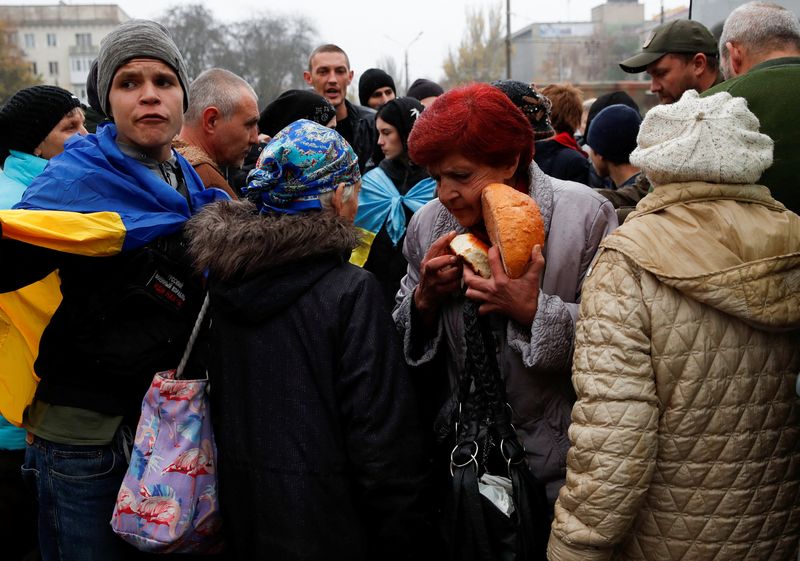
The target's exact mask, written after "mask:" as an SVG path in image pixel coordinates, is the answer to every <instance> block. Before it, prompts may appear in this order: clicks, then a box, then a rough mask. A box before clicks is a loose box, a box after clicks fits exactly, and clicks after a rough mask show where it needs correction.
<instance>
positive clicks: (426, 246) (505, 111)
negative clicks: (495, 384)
mask: <svg viewBox="0 0 800 561" xmlns="http://www.w3.org/2000/svg"><path fill="white" fill-rule="evenodd" d="M533 142H534V138H533V131H532V128H531V125H530V123H529V122H528V120H527V118H526V116H525V114H524V113H523V112H522V111H521V110H520V109H519V108H517V107H516V106H515V105H514V104H513V103H512V102H511V101H510V100H509V98H508V97H507V96H506V95H505V94H504V93H503V92H501V91H500V90H499V89H497V88H495V87H492V86H490V85H488V84H473V85H469V86H465V87H462V88H457V89H454V90H451V91H449V92H447V93H446V94H444V95H443V96H441V97H440V98H439V99H438V100H437V101H436V103H435V104H433V105H432V106H431V107H430V108H428V109H427V110H426V111H425V112H424V113H422V115H420V117H419V118H418V119H417V122H416V124H415V126H414V129H413V131H412V133H411V136H410V137H409V154H410V156H411V158H412V159H413V160H414V161H415V162H417V163H418V164H419V165H422V166H425V167H426V168H427V169H428V171H429V172H430V174H431V177H433V178H434V179H435V180H436V182H437V187H438V189H437V192H438V199H434V200H433V201H431V202H429V203H428V204H426V205H425V206H424V207H422V208H421V209H420V210H418V211H417V212H416V213H415V214H414V217H413V218H412V219H411V222H410V224H409V226H408V230H407V233H406V241H405V246H404V254H405V256H406V259H407V260H408V263H409V265H408V272H407V274H406V276H405V277H404V278H403V281H402V283H401V286H400V290H399V292H398V294H397V306H396V307H395V311H394V317H395V321H396V323H397V326H398V328H399V329H400V330H401V332H402V333H403V336H404V351H405V357H406V360H407V361H408V363H409V364H411V365H415V366H421V365H425V364H430V363H431V361H433V360H434V358H435V357H437V356H438V357H442V358H444V360H445V362H446V364H447V374H446V375H448V376H449V379H450V388H451V390H452V389H455V382H456V380H458V379H459V372H460V370H461V369H463V368H464V362H465V354H466V348H465V347H466V344H465V340H464V325H463V319H462V307H463V298H464V297H465V296H466V298H470V299H472V300H475V301H477V302H479V303H480V309H479V311H480V313H481V314H490V315H491V324H492V326H493V329H494V335H495V340H496V342H497V358H498V364H499V365H500V370H501V374H502V376H503V378H504V379H505V381H506V394H507V398H508V401H509V403H510V405H511V408H512V409H513V419H512V421H513V423H514V426H515V427H516V429H517V432H518V434H519V436H520V439H521V441H522V442H523V444H524V445H525V448H526V450H527V460H528V466H529V467H530V469H531V471H532V472H533V474H534V475H535V476H536V477H537V478H538V479H539V480H540V481H541V482H543V483H544V484H545V485H546V490H547V495H548V499H549V501H550V504H551V505H552V503H553V502H554V501H555V498H556V495H557V493H558V488H559V487H560V486H561V484H562V483H563V480H564V476H565V469H566V468H565V466H566V454H567V449H568V448H569V440H568V438H567V427H568V426H569V423H570V413H571V410H572V404H573V401H574V397H575V394H574V391H573V388H572V383H571V379H570V368H571V364H572V344H573V338H574V332H575V321H576V318H577V314H578V301H579V300H580V293H581V284H582V282H583V279H584V277H585V276H586V274H587V270H588V269H589V264H590V263H591V262H592V259H593V258H594V255H595V252H596V251H597V248H598V245H599V244H600V241H601V240H602V239H603V238H604V237H605V236H606V235H607V234H608V233H609V232H611V231H612V230H613V229H614V228H616V226H617V218H616V215H615V213H614V208H613V207H612V206H611V204H610V203H609V202H608V201H607V200H606V199H604V198H603V197H601V196H599V195H597V194H595V193H594V192H592V190H591V189H588V188H586V187H585V186H581V185H578V184H576V183H572V182H568V181H562V180H558V179H554V178H551V177H548V176H547V175H545V174H544V173H542V171H541V170H540V169H539V168H538V167H537V166H536V164H535V163H534V162H533V152H534V144H533ZM490 183H505V184H507V185H510V186H513V187H514V188H516V189H517V190H519V191H521V192H524V193H527V194H529V195H530V196H531V197H533V199H534V200H535V201H536V202H537V203H538V205H539V208H540V210H541V213H542V217H543V219H544V224H545V234H546V240H545V247H544V248H539V247H538V246H536V247H535V248H534V250H533V252H532V255H531V261H530V263H529V264H528V267H527V269H526V271H525V273H524V274H523V275H522V276H521V277H520V278H518V279H510V278H508V277H507V276H506V275H505V273H504V272H503V267H502V264H501V260H500V256H499V254H498V251H497V249H496V248H491V249H490V251H489V260H490V264H491V266H492V278H491V279H482V278H481V277H478V276H477V275H475V274H474V273H472V272H471V271H470V270H469V268H468V267H463V266H462V263H461V261H460V259H459V258H457V257H455V256H454V255H452V253H451V252H450V251H449V249H448V244H449V243H450V241H451V240H452V239H453V237H455V235H456V234H457V233H462V232H465V231H470V232H472V233H474V234H476V235H478V236H481V237H484V238H485V237H486V234H485V227H484V224H483V215H482V209H481V192H482V190H483V188H484V187H485V186H486V185H488V184H490ZM462 281H463V283H464V285H465V288H466V291H465V292H462ZM427 371H428V372H429V373H434V372H437V371H436V369H434V368H431V369H429V370H427ZM442 375H443V376H444V375H445V374H444V373H442ZM440 381H441V380H440ZM430 382H431V384H433V383H434V382H435V381H434V380H430ZM448 402H449V403H452V402H453V400H449V401H448ZM440 415H444V416H445V417H444V418H446V419H452V415H453V412H452V411H448V410H447V407H445V408H444V409H443V411H442V412H441V413H440Z"/></svg>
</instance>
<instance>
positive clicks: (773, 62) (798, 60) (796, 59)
mask: <svg viewBox="0 0 800 561" xmlns="http://www.w3.org/2000/svg"><path fill="white" fill-rule="evenodd" d="M785 64H786V65H792V66H797V65H800V56H784V57H780V58H773V59H770V60H765V61H764V62H759V63H758V64H756V65H755V66H753V68H751V69H750V70H748V71H747V72H745V74H743V76H744V75H746V74H747V73H749V72H752V71H754V70H763V69H765V68H771V67H773V66H782V65H785Z"/></svg>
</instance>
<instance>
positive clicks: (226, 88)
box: [183, 68, 258, 124]
mask: <svg viewBox="0 0 800 561" xmlns="http://www.w3.org/2000/svg"><path fill="white" fill-rule="evenodd" d="M245 92H247V93H249V94H250V95H252V96H253V98H255V99H256V101H258V96H257V95H256V92H255V90H253V88H252V86H250V84H248V83H247V82H245V81H244V80H243V79H242V78H240V77H239V76H237V75H236V74H234V73H233V72H231V71H229V70H225V69H224V68H210V69H208V70H206V71H204V72H202V73H201V74H200V75H199V76H198V77H197V78H195V79H194V81H193V82H192V83H191V84H190V85H189V108H188V109H187V110H186V114H185V115H184V116H183V118H184V121H185V122H186V123H188V124H195V123H197V122H199V121H200V118H201V117H202V115H203V111H205V109H206V108H207V107H211V106H213V107H216V108H217V109H219V112H220V114H221V115H222V118H223V119H227V118H229V117H230V116H231V115H233V113H234V112H235V111H236V105H237V104H238V103H239V100H240V99H241V97H242V95H244V94H245Z"/></svg>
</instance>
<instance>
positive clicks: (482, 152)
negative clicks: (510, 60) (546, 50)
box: [408, 84, 533, 173]
mask: <svg viewBox="0 0 800 561" xmlns="http://www.w3.org/2000/svg"><path fill="white" fill-rule="evenodd" d="M408 154H409V156H410V157H411V159H412V160H413V161H414V162H415V163H417V164H419V165H420V166H424V167H428V166H430V165H431V164H436V162H439V161H441V160H442V159H444V158H446V157H447V156H450V155H451V154H459V155H461V156H463V157H465V158H467V159H469V160H472V161H476V162H478V163H481V164H484V165H489V166H492V167H500V166H506V165H509V164H510V163H511V162H513V161H514V158H516V157H517V156H519V165H518V166H517V173H519V172H522V171H524V172H527V170H528V167H529V166H530V164H531V161H532V160H533V129H532V128H531V124H530V123H529V122H528V119H527V118H525V115H524V114H523V113H522V111H521V110H520V109H519V108H518V107H517V106H516V105H514V104H513V103H512V102H511V100H510V99H508V97H507V96H506V94H504V93H503V92H501V91H500V90H498V89H497V88H495V87H493V86H490V85H489V84H469V85H467V86H463V87H460V88H455V89H452V90H450V91H448V92H446V93H445V94H443V95H441V96H439V98H438V99H437V100H436V101H435V102H434V103H433V105H431V106H430V107H428V108H427V109H425V111H423V112H422V113H421V114H420V116H419V117H418V118H417V121H416V123H414V128H413V129H412V130H411V135H409V137H408Z"/></svg>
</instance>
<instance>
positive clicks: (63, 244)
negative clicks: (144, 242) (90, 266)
mask: <svg viewBox="0 0 800 561" xmlns="http://www.w3.org/2000/svg"><path fill="white" fill-rule="evenodd" d="M0 223H2V228H3V230H2V232H3V237H4V238H8V239H14V240H18V241H21V242H25V243H29V244H33V245H37V246H39V247H46V248H49V249H55V250H57V251H63V252H66V253H74V254H78V255H87V256H93V257H98V256H107V255H116V254H117V253H119V252H120V251H121V250H122V243H123V242H124V241H125V224H124V223H123V222H122V218H121V217H120V216H119V214H117V213H116V212H92V213H88V214H81V213H78V212H68V211H63V210H3V211H0Z"/></svg>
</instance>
